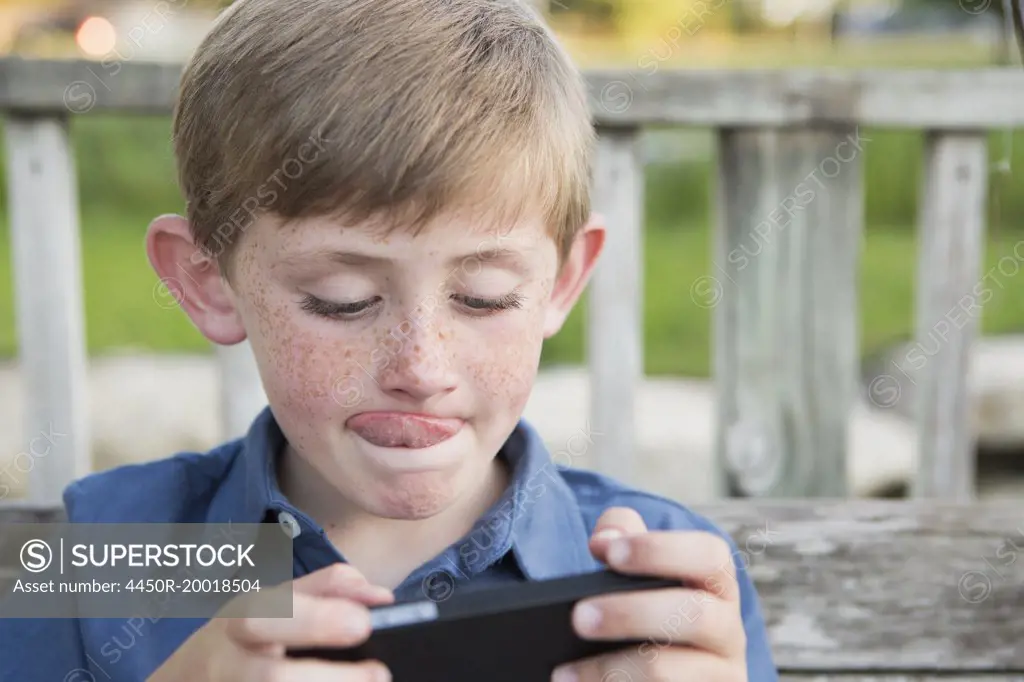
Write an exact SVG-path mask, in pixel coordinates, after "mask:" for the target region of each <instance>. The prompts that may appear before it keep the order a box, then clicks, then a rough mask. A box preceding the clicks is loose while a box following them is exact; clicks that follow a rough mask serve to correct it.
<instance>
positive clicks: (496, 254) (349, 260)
mask: <svg viewBox="0 0 1024 682" xmlns="http://www.w3.org/2000/svg"><path fill="white" fill-rule="evenodd" d="M283 260H284V261H285V262H286V263H289V264H299V263H301V262H303V261H309V260H328V261H330V262H332V263H338V264H340V265H348V266H352V267H366V268H372V267H381V266H384V265H390V264H391V263H393V262H394V261H393V260H392V259H391V258H387V257H385V256H376V255H373V254H369V253H363V252H361V251H339V250H336V249H316V250H311V251H301V252H296V253H291V254H286V255H285V256H284V257H283ZM474 260H475V261H482V262H484V263H487V264H488V265H492V266H495V267H499V268H503V269H506V270H510V271H512V272H516V273H518V274H526V273H528V272H529V271H530V265H529V262H528V261H527V259H526V258H525V257H524V255H523V254H522V253H521V252H520V251H516V250H513V249H507V248H495V249H477V250H476V251H471V252H469V253H466V254H463V255H460V256H454V257H452V258H450V259H449V260H448V262H447V263H446V267H448V268H450V269H451V270H452V271H455V270H458V269H459V268H460V267H463V266H465V264H466V263H469V262H472V261H474Z"/></svg>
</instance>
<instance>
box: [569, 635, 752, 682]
mask: <svg viewBox="0 0 1024 682" xmlns="http://www.w3.org/2000/svg"><path fill="white" fill-rule="evenodd" d="M743 665H744V663H743V659H739V660H737V661H731V660H727V659H724V658H721V657H719V656H714V655H712V654H709V653H707V652H704V651H697V650H695V649H687V648H684V647H662V648H658V647H657V646H656V645H647V644H642V645H640V647H635V648H627V649H623V650H622V651H617V652H614V653H610V654H603V655H601V656H594V657H593V658H585V659H583V660H581V661H576V662H574V663H570V664H567V665H564V666H560V667H558V668H556V669H555V671H554V674H552V676H551V681H552V682H647V681H649V680H700V682H732V680H739V679H746V674H747V671H746V670H745V669H743Z"/></svg>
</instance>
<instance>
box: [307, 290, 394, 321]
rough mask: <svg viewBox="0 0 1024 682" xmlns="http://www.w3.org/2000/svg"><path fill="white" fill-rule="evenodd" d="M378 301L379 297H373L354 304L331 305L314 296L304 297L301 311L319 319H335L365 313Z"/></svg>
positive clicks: (331, 303) (329, 302)
mask: <svg viewBox="0 0 1024 682" xmlns="http://www.w3.org/2000/svg"><path fill="white" fill-rule="evenodd" d="M380 300H381V297H380V296H375V297H373V298H368V299H366V300H364V301H356V302H355V303H333V302H331V301H325V300H323V299H322V298H317V297H316V296H311V295H306V296H305V297H304V298H303V299H302V309H303V310H305V311H306V312H308V313H312V314H314V315H318V316H320V317H326V318H330V319H337V318H345V317H348V316H352V315H358V314H359V313H362V312H365V311H367V310H369V309H370V308H371V307H373V306H374V305H375V304H376V303H377V302H379V301H380Z"/></svg>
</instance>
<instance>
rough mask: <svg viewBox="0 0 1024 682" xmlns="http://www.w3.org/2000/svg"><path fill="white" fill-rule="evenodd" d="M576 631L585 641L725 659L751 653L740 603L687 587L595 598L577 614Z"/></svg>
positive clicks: (576, 610) (578, 608)
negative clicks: (686, 649)
mask: <svg viewBox="0 0 1024 682" xmlns="http://www.w3.org/2000/svg"><path fill="white" fill-rule="evenodd" d="M572 622H573V627H574V628H575V629H576V631H577V632H578V633H579V634H580V636H581V637H584V638H586V639H596V640H611V641H616V640H618V641H627V640H636V641H645V640H646V641H651V642H658V643H660V644H662V645H664V646H668V645H684V644H685V645H687V646H690V647H693V648H695V649H700V650H704V651H709V652H711V653H714V654H718V655H721V656H735V655H739V654H742V653H743V652H744V651H746V646H747V642H746V633H745V632H744V630H743V619H742V617H741V615H740V610H739V608H738V605H737V604H736V603H735V602H724V601H722V600H720V599H715V598H714V597H713V596H711V595H710V594H709V593H707V592H705V591H703V590H688V589H684V588H679V589H670V590H651V591H649V592H628V593H620V594H610V595H605V596H602V597H593V598H591V599H587V600H584V601H581V602H580V603H579V604H577V605H576V607H575V608H574V609H573V614H572Z"/></svg>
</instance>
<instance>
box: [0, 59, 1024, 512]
mask: <svg viewBox="0 0 1024 682" xmlns="http://www.w3.org/2000/svg"><path fill="white" fill-rule="evenodd" d="M179 74H180V66H177V65H157V64H143V63H115V64H109V63H102V62H63V61H34V60H22V59H17V58H10V59H4V60H0V110H2V111H3V112H4V113H5V116H6V131H5V132H6V140H7V159H6V163H7V168H8V181H9V195H10V207H9V217H10V224H11V229H12V233H13V237H12V238H13V242H14V253H15V262H14V271H15V275H16V290H17V293H16V304H17V315H18V327H19V344H20V355H21V360H22V367H23V371H24V372H25V391H26V393H27V395H26V397H27V400H26V405H27V408H28V409H27V410H26V415H27V416H26V419H27V423H26V425H25V428H26V431H25V432H26V433H27V434H32V433H37V432H40V431H42V430H45V428H47V425H50V424H57V425H59V427H58V428H59V429H60V430H61V431H62V432H66V433H70V434H72V435H71V437H68V438H65V439H62V440H61V442H59V443H55V444H54V445H53V448H52V450H51V453H50V455H49V456H48V457H47V458H46V461H45V462H44V463H41V464H40V466H36V467H34V468H33V471H32V481H31V488H30V495H31V498H30V499H31V500H32V501H33V502H36V503H40V504H51V505H52V504H56V503H58V502H59V500H60V492H61V490H62V489H63V488H64V486H65V485H66V484H67V483H68V482H69V481H70V480H71V479H73V478H75V477H77V476H79V475H81V474H82V473H83V472H85V471H86V470H88V468H89V467H90V455H89V434H88V424H87V422H86V418H85V415H86V412H87V405H86V404H85V401H84V399H83V396H84V382H85V366H86V365H85V363H86V359H85V349H84V344H85V340H84V339H85V336H84V333H83V330H84V324H86V323H87V321H85V320H83V312H82V311H83V306H82V281H81V266H80V258H81V253H80V246H79V225H78V211H77V205H78V204H77V196H76V180H75V175H74V163H73V162H74V159H73V156H72V150H71V144H70V141H69V126H68V123H69V120H70V119H71V118H72V117H74V116H76V115H94V114H100V113H110V114H113V113H117V114H160V115H167V114H169V113H170V112H171V109H172V106H173V101H174V97H175V94H176V89H177V84H178V78H179ZM586 75H587V79H588V85H589V89H590V93H591V104H592V110H593V113H594V118H595V121H596V123H597V125H598V128H599V133H600V137H599V146H598V154H597V168H596V174H595V180H594V182H595V193H594V196H595V209H596V210H598V211H600V212H602V213H604V214H605V215H606V216H607V217H608V219H609V221H610V228H611V229H610V235H609V244H608V246H609V248H608V249H607V251H606V253H605V256H604V257H603V261H602V262H601V263H600V264H599V266H598V268H597V270H596V272H595V275H594V280H593V284H592V289H591V293H590V296H591V299H590V300H591V302H592V305H590V306H589V313H590V316H589V319H588V331H587V348H588V364H589V367H590V373H591V378H592V383H591V386H592V398H591V413H592V419H593V421H594V423H601V424H604V425H607V428H606V430H607V432H608V433H609V434H614V437H611V435H610V436H609V438H607V439H605V441H604V442H602V443H598V444H596V447H597V449H598V452H597V454H596V458H595V461H596V462H597V466H598V467H599V468H600V469H602V470H604V471H607V472H610V473H613V474H616V475H620V476H622V477H624V478H627V479H628V478H629V477H630V475H631V465H630V461H631V458H632V456H633V453H634V450H635V443H636V435H635V430H634V424H633V421H632V420H631V419H630V417H629V415H630V414H631V413H632V410H633V409H634V406H635V404H636V401H635V393H636V390H637V384H638V382H639V380H640V379H641V374H642V366H643V365H642V348H643V343H642V341H643V335H642V315H641V311H642V299H643V287H642V275H643V263H642V248H641V247H642V226H643V206H642V197H643V161H642V158H641V154H640V151H639V145H638V140H639V135H640V133H641V132H642V130H643V129H644V127H646V126H650V125H655V124H671V125H678V126H702V127H713V128H714V129H715V130H716V134H717V140H718V144H717V152H718V158H719V162H718V181H717V196H716V220H717V223H716V239H715V247H714V253H713V254H712V265H711V267H710V268H709V274H708V275H706V276H705V277H702V278H701V279H700V280H698V281H697V282H695V283H693V286H691V287H690V289H691V290H690V294H691V295H694V296H696V297H703V298H702V299H701V300H702V301H703V302H704V303H707V304H709V305H714V307H715V311H714V318H713V319H714V353H713V360H714V374H715V380H716V382H717V385H718V388H719V400H720V405H721V407H720V409H719V410H718V413H719V416H718V420H719V421H718V425H717V443H718V445H717V448H718V461H719V462H720V471H721V484H722V490H723V492H724V491H728V492H730V493H732V494H734V495H738V496H777V497H811V496H843V495H845V494H846V492H847V482H846V476H845V472H846V465H845V462H846V457H847V442H848V438H847V424H848V420H849V418H850V410H851V407H852V405H853V401H854V400H856V399H857V392H858V390H859V389H858V385H859V384H858V363H859V351H858V330H859V321H858V317H857V315H858V313H857V311H858V302H857V301H858V299H857V268H858V258H859V254H858V251H859V245H860V240H861V236H862V230H863V224H864V207H863V179H862V174H863V156H864V154H865V153H870V139H869V138H867V137H866V136H865V135H864V128H865V127H867V126H872V127H904V128H907V127H909V128H914V129H919V130H921V131H922V133H923V134H925V135H926V140H927V144H926V153H925V155H924V158H923V159H922V163H923V164H924V174H923V178H924V182H923V185H922V187H921V195H920V198H921V209H920V218H919V227H918V229H919V231H920V236H921V248H920V252H919V254H920V255H919V262H918V265H917V272H918V300H917V310H916V316H917V321H916V329H917V336H918V338H919V339H927V338H928V336H929V334H930V333H931V332H932V330H934V329H935V328H936V327H937V326H939V325H942V326H943V329H944V342H943V344H942V347H941V350H940V351H939V352H938V353H937V354H935V355H934V356H932V357H929V358H927V362H926V364H925V366H924V367H923V368H920V370H919V371H918V372H917V373H916V374H915V375H914V378H913V380H914V381H916V382H919V384H920V386H921V387H922V389H923V390H919V391H917V394H918V395H919V396H920V399H919V403H918V406H917V407H918V409H917V415H916V422H917V427H918V432H919V446H920V448H919V452H920V465H919V473H918V477H917V480H916V483H915V485H914V494H915V496H918V497H942V498H950V499H954V500H963V499H967V498H969V497H970V496H971V492H972V489H973V482H974V481H973V464H972V454H973V448H972V442H971V435H970V428H969V424H968V421H967V415H968V412H967V387H966V368H967V365H966V363H967V358H968V353H969V351H970V347H971V343H972V341H973V340H974V338H975V336H976V335H977V333H978V325H979V321H980V319H979V318H980V316H979V315H975V314H972V311H973V310H974V307H976V305H977V301H975V300H974V299H973V298H972V296H973V295H974V294H973V293H972V291H973V289H974V287H975V285H976V283H977V280H978V275H979V271H980V266H981V262H982V257H983V253H984V249H983V244H984V234H985V214H984V197H985V194H986V192H987V187H986V176H987V165H988V162H987V156H986V154H987V148H986V134H987V132H988V131H989V130H992V129H995V128H1016V127H1024V73H1021V72H1020V71H1019V70H1018V69H990V70H973V71H808V70H795V71H764V70H760V71H718V70H715V71H672V72H669V71H661V72H656V73H641V72H615V71H600V72H599V71H593V72H588V73H587V74H586ZM39 263H46V264H47V267H46V271H45V276H41V275H40V271H39V270H38V269H37V266H38V264H39ZM679 286H680V294H681V295H685V293H686V292H685V288H686V287H687V286H690V283H689V282H680V283H679ZM958 311H959V312H958ZM954 314H955V315H954ZM953 316H955V318H956V321H954V320H953ZM219 357H220V359H221V366H222V370H223V372H222V377H223V382H222V383H223V387H224V388H223V392H224V396H225V400H224V424H225V427H224V435H225V437H233V436H236V435H239V434H240V433H241V429H242V428H244V426H245V425H246V424H247V422H248V419H249V418H250V417H251V415H252V412H253V410H254V409H256V407H258V400H257V401H255V402H254V398H253V388H252V387H254V386H255V387H258V386H259V383H258V379H257V378H256V377H255V374H254V372H255V368H254V365H253V363H252V361H251V358H250V357H249V356H248V351H247V349H246V348H245V346H240V347H235V348H230V349H223V350H221V351H219ZM890 378H891V379H892V380H893V381H894V382H899V381H903V380H910V376H909V375H907V376H906V377H899V376H893V377H890ZM240 387H241V388H240ZM877 388H879V389H884V388H886V387H884V386H881V387H877ZM896 389H898V385H897V386H895V387H889V390H896ZM240 400H241V401H244V402H239V401H240ZM623 415H625V416H623Z"/></svg>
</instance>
